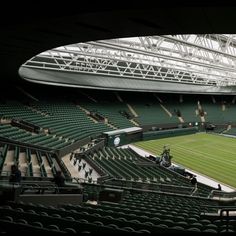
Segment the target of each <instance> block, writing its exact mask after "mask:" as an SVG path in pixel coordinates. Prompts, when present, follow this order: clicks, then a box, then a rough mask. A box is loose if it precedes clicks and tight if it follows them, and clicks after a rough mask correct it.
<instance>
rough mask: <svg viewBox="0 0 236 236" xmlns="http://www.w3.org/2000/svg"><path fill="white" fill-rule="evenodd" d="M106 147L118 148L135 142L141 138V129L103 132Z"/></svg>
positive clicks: (132, 128) (133, 128)
mask: <svg viewBox="0 0 236 236" xmlns="http://www.w3.org/2000/svg"><path fill="white" fill-rule="evenodd" d="M103 136H104V137H105V139H106V145H107V146H109V147H118V146H122V145H125V144H129V143H132V142H137V141H140V140H142V138H143V129H142V128H139V127H131V128H127V129H119V130H113V131H109V132H104V133H103Z"/></svg>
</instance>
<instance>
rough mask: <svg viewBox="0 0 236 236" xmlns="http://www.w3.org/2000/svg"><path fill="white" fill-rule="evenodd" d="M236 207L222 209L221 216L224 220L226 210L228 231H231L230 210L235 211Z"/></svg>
mask: <svg viewBox="0 0 236 236" xmlns="http://www.w3.org/2000/svg"><path fill="white" fill-rule="evenodd" d="M235 210H236V208H223V209H221V210H220V218H221V221H223V218H224V215H223V213H224V212H226V232H229V212H230V211H235Z"/></svg>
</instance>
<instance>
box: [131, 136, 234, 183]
mask: <svg viewBox="0 0 236 236" xmlns="http://www.w3.org/2000/svg"><path fill="white" fill-rule="evenodd" d="M134 145H135V146H137V147H140V148H142V149H144V150H146V151H148V152H151V153H153V154H154V155H158V156H159V155H160V154H161V152H162V150H163V146H164V145H169V147H170V153H171V155H172V156H173V159H172V161H173V162H174V163H178V164H180V165H182V166H184V167H185V168H189V169H192V170H195V171H197V172H198V173H202V174H204V175H207V176H209V177H211V178H213V179H215V180H217V181H219V182H221V183H225V184H227V185H230V186H233V187H236V139H235V138H229V137H223V136H219V135H213V134H205V133H197V134H192V135H184V136H178V137H172V138H163V139H157V140H150V141H145V142H138V143H135V144H134Z"/></svg>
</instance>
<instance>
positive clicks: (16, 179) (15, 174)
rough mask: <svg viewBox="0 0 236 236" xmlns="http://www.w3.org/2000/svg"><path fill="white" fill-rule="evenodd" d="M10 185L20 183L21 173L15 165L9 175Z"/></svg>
mask: <svg viewBox="0 0 236 236" xmlns="http://www.w3.org/2000/svg"><path fill="white" fill-rule="evenodd" d="M9 182H10V183H20V182H21V171H20V170H19V169H18V167H17V166H16V165H12V166H11V174H10V179H9Z"/></svg>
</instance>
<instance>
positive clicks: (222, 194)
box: [208, 190, 236, 200]
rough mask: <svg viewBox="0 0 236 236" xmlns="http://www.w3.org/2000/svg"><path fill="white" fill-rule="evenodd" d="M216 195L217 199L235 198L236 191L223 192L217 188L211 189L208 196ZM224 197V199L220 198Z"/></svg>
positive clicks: (213, 196)
mask: <svg viewBox="0 0 236 236" xmlns="http://www.w3.org/2000/svg"><path fill="white" fill-rule="evenodd" d="M215 197H218V198H219V200H236V191H233V192H224V191H219V190H212V191H211V192H210V194H209V196H208V198H215ZM221 198H224V199H221Z"/></svg>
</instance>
